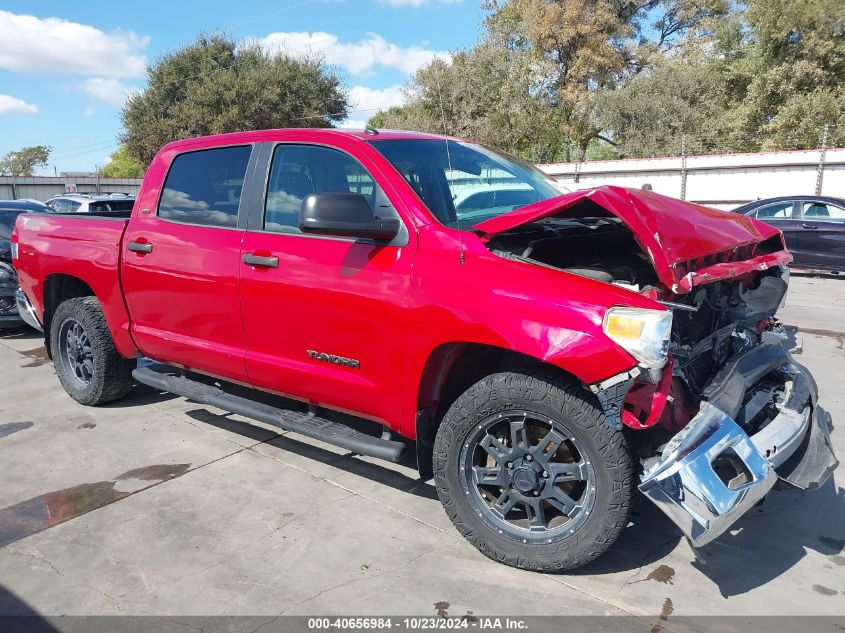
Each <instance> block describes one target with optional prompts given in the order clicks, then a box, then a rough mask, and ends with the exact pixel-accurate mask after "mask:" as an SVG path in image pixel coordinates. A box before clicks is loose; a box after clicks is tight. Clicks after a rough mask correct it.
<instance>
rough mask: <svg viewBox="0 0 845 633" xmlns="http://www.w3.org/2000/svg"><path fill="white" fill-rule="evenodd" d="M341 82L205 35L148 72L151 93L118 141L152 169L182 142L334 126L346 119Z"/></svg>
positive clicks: (306, 60) (126, 116) (130, 112)
mask: <svg viewBox="0 0 845 633" xmlns="http://www.w3.org/2000/svg"><path fill="white" fill-rule="evenodd" d="M347 108H348V100H347V95H346V92H345V91H344V90H343V87H342V85H341V82H340V79H339V78H338V77H337V76H335V75H334V74H333V73H332V72H330V71H329V69H327V68H326V66H325V65H324V64H323V62H322V61H321V60H319V59H316V58H313V57H297V58H295V57H291V56H288V55H285V54H271V53H270V52H268V51H266V50H265V49H263V48H262V47H261V46H260V45H259V44H258V43H256V42H240V43H238V42H236V41H234V40H232V39H230V38H228V37H226V36H223V35H213V36H207V35H200V36H199V37H198V38H197V41H196V42H195V43H193V44H190V45H188V46H185V47H184V48H181V49H179V50H177V51H175V52H173V53H170V54H167V55H165V56H164V57H162V58H161V59H159V60H158V61H157V62H156V63H155V64H154V65H151V66H149V67H148V68H147V88H146V90H144V91H142V92H138V93H136V94H134V95H132V96H130V98H129V99H128V101H127V102H126V104H125V105H124V107H123V111H122V119H123V125H124V128H125V131H124V132H123V134H122V135H121V137H120V140H121V142H122V143H123V144H124V145H125V146H126V150H127V152H128V153H129V155H130V156H132V157H133V158H135V159H136V160H137V161H139V162H140V163H141V164H142V165H146V164H149V162H150V161H151V160H152V158H153V156H154V155H155V152H156V151H157V150H158V149H159V148H160V147H161V146H162V145H164V144H165V143H167V142H169V141H172V140H174V139H178V138H186V137H191V136H201V135H205V134H219V133H224V132H236V131H243V130H249V129H261V128H275V127H292V126H297V127H330V126H331V124H332V122H333V121H341V120H343V119H344V118H345V117H346V113H347Z"/></svg>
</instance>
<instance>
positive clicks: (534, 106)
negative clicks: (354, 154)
mask: <svg viewBox="0 0 845 633" xmlns="http://www.w3.org/2000/svg"><path fill="white" fill-rule="evenodd" d="M536 73H537V70H536V68H535V67H534V65H533V64H532V63H531V60H530V59H529V58H528V57H527V56H525V55H523V54H521V53H519V52H514V51H508V50H506V49H505V48H504V47H502V46H500V45H497V44H482V45H480V46H477V47H475V48H473V49H471V50H469V51H458V52H455V53H453V55H452V60H451V62H447V61H444V60H440V59H438V60H434V61H433V62H432V63H430V64H428V65H427V66H425V67H423V68H421V69H420V70H419V71H418V72H417V73H416V74H415V75H414V77H413V80H412V81H411V83H410V84H409V85H408V86H407V87H406V89H405V97H406V102H407V105H406V106H401V107H394V108H390V109H389V110H387V111H385V112H381V113H379V114H377V115H375V116H374V117H372V118H371V119H370V121H369V123H368V125H371V126H373V127H384V128H399V129H411V130H418V131H421V132H433V133H438V134H442V133H444V131H445V132H446V133H448V134H451V135H454V136H459V137H461V138H467V139H472V140H476V141H479V142H483V143H488V144H493V145H496V146H498V147H502V148H504V149H508V150H510V151H513V152H517V153H520V154H523V155H526V156H531V158H532V159H534V160H539V159H540V158H541V157H542V156H548V157H551V155H552V154H553V153H554V149H553V148H554V147H556V146H557V145H559V144H560V138H559V137H560V134H559V133H558V132H557V130H558V129H559V127H558V126H557V125H555V124H553V122H551V121H549V120H548V119H549V117H551V116H554V115H555V112H554V111H553V110H551V109H549V108H548V107H547V105H546V104H547V100H546V99H545V95H544V94H543V93H542V91H537V90H535V88H534V87H535V86H536V85H537V83H538V78H537V77H536Z"/></svg>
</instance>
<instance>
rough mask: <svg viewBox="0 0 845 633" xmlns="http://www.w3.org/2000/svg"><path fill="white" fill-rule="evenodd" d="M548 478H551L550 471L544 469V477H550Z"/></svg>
mask: <svg viewBox="0 0 845 633" xmlns="http://www.w3.org/2000/svg"><path fill="white" fill-rule="evenodd" d="M548 478H549V472H548V471H546V470H544V471H543V479H548Z"/></svg>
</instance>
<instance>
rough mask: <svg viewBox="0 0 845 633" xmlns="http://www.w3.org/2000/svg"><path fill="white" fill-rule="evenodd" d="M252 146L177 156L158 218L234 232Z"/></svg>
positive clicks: (165, 188) (166, 182)
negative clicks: (231, 229)
mask: <svg viewBox="0 0 845 633" xmlns="http://www.w3.org/2000/svg"><path fill="white" fill-rule="evenodd" d="M251 153H252V146H251V145H238V146H234V147H214V148H210V149H202V150H197V151H191V152H185V153H183V154H179V155H178V156H176V158H174V159H173V163H172V164H171V165H170V170H169V171H168V173H167V177H166V178H165V180H164V185H163V187H162V193H161V199H160V200H159V204H158V217H160V218H161V219H163V220H169V221H172V222H181V223H184V224H197V225H200V226H215V227H223V228H235V227H237V225H238V210H239V207H240V202H241V193H242V191H243V185H244V178H245V177H246V170H247V164H248V163H249V157H250V154H251Z"/></svg>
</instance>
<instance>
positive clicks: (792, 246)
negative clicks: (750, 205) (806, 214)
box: [748, 200, 804, 264]
mask: <svg viewBox="0 0 845 633" xmlns="http://www.w3.org/2000/svg"><path fill="white" fill-rule="evenodd" d="M748 215H750V216H752V217H755V218H757V219H758V220H762V221H763V222H765V223H766V224H771V225H772V226H774V227H776V228H778V229H780V230H781V231H782V232H783V237H784V239H785V240H786V247H787V248H788V249H789V252H790V253H792V256H793V258H794V262H795V263H796V264H797V263H801V262H800V261H799V260H801V259H803V258H804V254H803V253H802V252H801V244H800V242H799V239H798V238H799V236H800V227H799V226H798V220H797V219H796V211H795V202H794V201H793V200H782V201H780V202H771V203H769V204H766V205H763V206H762V207H758V208H757V209H756V210H755V211H752V212H751V213H749V214H748Z"/></svg>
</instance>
